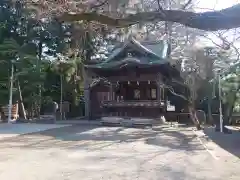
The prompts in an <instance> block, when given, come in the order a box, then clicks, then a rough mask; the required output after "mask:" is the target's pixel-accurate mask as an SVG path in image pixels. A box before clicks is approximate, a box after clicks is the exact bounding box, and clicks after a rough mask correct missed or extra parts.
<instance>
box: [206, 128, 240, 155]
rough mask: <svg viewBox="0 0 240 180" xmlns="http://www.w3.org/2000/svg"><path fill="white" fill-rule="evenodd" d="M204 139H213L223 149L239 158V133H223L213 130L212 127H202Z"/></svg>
mask: <svg viewBox="0 0 240 180" xmlns="http://www.w3.org/2000/svg"><path fill="white" fill-rule="evenodd" d="M204 133H205V134H206V136H205V137H204V139H205V140H206V141H213V142H214V143H216V144H217V145H219V146H220V147H221V148H223V149H224V150H226V151H228V152H229V153H231V154H233V155H235V156H236V157H238V158H240V133H239V132H233V133H232V134H224V133H221V132H215V129H214V128H210V127H208V128H204Z"/></svg>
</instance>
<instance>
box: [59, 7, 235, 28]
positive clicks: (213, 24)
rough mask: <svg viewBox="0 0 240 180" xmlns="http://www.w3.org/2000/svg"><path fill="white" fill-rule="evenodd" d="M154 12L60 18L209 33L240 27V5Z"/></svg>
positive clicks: (65, 15) (68, 15) (116, 25)
mask: <svg viewBox="0 0 240 180" xmlns="http://www.w3.org/2000/svg"><path fill="white" fill-rule="evenodd" d="M162 12H163V13H164V15H163V13H161V12H159V11H152V12H138V13H136V14H131V15H128V16H127V17H125V18H113V17H109V16H106V15H103V14H98V13H94V12H93V13H79V14H69V13H67V14H64V15H62V16H61V17H59V20H61V21H67V22H71V21H81V20H87V21H96V22H99V23H101V24H106V25H109V26H114V27H118V28H120V27H127V26H131V25H133V24H137V23H140V22H141V23H147V22H153V21H155V22H156V21H169V22H176V23H180V24H182V25H185V26H188V27H191V28H197V29H202V30H208V31H216V30H223V29H232V28H237V27H240V16H239V13H240V4H237V5H235V6H232V7H230V8H226V9H223V10H220V11H211V12H203V13H195V12H190V11H183V10H162Z"/></svg>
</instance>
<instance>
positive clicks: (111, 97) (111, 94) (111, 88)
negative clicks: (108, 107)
mask: <svg viewBox="0 0 240 180" xmlns="http://www.w3.org/2000/svg"><path fill="white" fill-rule="evenodd" d="M110 101H113V85H112V83H111V84H110Z"/></svg>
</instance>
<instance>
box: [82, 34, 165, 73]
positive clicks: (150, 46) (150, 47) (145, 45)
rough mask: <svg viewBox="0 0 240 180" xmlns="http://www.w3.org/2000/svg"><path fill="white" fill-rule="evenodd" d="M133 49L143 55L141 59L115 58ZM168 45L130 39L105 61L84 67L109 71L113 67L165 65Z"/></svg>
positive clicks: (161, 42)
mask: <svg viewBox="0 0 240 180" xmlns="http://www.w3.org/2000/svg"><path fill="white" fill-rule="evenodd" d="M129 48H134V49H135V50H137V51H139V52H141V53H143V54H144V55H143V56H141V57H134V56H133V57H124V58H121V59H119V58H117V57H118V56H119V55H120V54H121V53H122V52H123V51H125V50H127V49H129ZM168 48H169V46H168V44H167V43H166V42H164V41H158V42H141V43H140V42H138V41H137V40H135V39H133V38H131V39H129V40H128V41H127V42H125V43H124V44H122V46H119V47H117V48H115V49H114V51H113V52H112V54H111V55H110V56H109V57H108V59H107V60H105V61H103V62H101V63H97V64H94V65H86V67H87V68H94V69H111V68H114V67H117V68H121V67H123V66H127V65H148V66H149V65H150V66H151V65H157V64H164V63H167V56H168Z"/></svg>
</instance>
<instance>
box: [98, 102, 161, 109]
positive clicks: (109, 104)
mask: <svg viewBox="0 0 240 180" xmlns="http://www.w3.org/2000/svg"><path fill="white" fill-rule="evenodd" d="M102 106H103V107H162V106H164V102H163V101H157V100H154V101H151V100H135V101H124V100H123V101H103V102H102Z"/></svg>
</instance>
